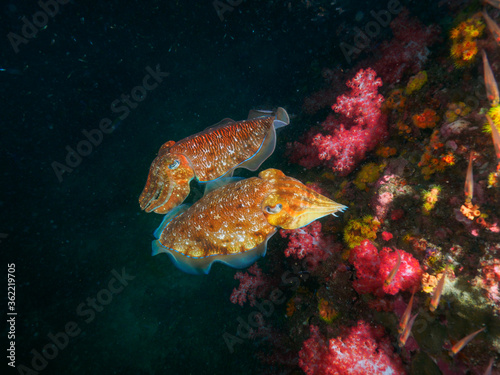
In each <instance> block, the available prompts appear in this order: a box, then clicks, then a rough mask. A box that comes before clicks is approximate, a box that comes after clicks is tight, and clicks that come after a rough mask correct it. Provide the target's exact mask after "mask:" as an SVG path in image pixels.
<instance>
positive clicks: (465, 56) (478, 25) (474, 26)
mask: <svg viewBox="0 0 500 375" xmlns="http://www.w3.org/2000/svg"><path fill="white" fill-rule="evenodd" d="M484 27H485V25H484V23H483V22H482V21H481V19H480V17H478V16H477V17H476V16H475V17H472V18H469V19H468V20H467V21H464V22H461V23H460V24H459V25H458V26H457V27H455V28H454V29H452V30H451V32H450V39H451V40H452V41H453V44H452V46H451V50H450V55H451V57H452V58H453V60H454V63H455V66H456V67H458V68H461V67H464V66H466V65H467V64H469V63H470V62H471V61H473V59H474V58H475V57H476V56H477V52H478V48H477V43H476V39H477V38H479V37H480V36H481V34H482V32H483V30H484Z"/></svg>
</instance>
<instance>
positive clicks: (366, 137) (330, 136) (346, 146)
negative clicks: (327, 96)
mask: <svg viewBox="0 0 500 375" xmlns="http://www.w3.org/2000/svg"><path fill="white" fill-rule="evenodd" d="M347 86H349V87H350V88H351V91H350V92H349V94H347V95H341V96H339V97H338V98H337V103H336V104H334V105H333V106H332V109H333V110H335V112H337V113H340V114H341V115H342V116H341V121H339V120H337V119H336V117H335V116H334V115H330V116H328V117H327V119H326V120H325V122H324V123H323V124H322V125H321V126H322V132H321V133H317V131H314V130H311V131H310V132H309V133H308V134H307V135H306V136H305V138H304V140H303V143H299V142H295V143H294V144H293V146H292V145H289V151H290V152H289V154H290V158H291V159H292V161H295V162H298V163H299V164H300V165H302V166H304V167H306V168H311V167H314V166H318V165H326V166H328V167H330V168H332V170H334V171H335V172H338V173H339V174H341V175H347V174H348V173H350V172H351V171H352V170H353V169H354V168H355V167H356V165H357V164H358V163H359V162H360V161H361V160H363V159H364V157H365V155H366V153H367V152H369V151H371V150H373V149H374V148H375V147H376V146H377V145H378V144H379V143H380V141H381V140H382V139H383V138H384V137H385V136H386V134H387V119H386V117H385V115H383V114H382V112H381V110H380V107H381V106H382V102H383V101H384V97H383V96H382V95H380V94H379V93H378V87H380V86H382V80H381V79H380V78H377V73H376V72H375V71H374V70H373V69H366V70H363V69H361V70H360V71H359V72H358V73H357V74H356V76H355V77H354V78H353V79H352V80H350V81H348V82H347Z"/></svg>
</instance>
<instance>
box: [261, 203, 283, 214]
mask: <svg viewBox="0 0 500 375" xmlns="http://www.w3.org/2000/svg"><path fill="white" fill-rule="evenodd" d="M282 208H283V206H282V204H281V203H278V204H277V205H276V206H274V207H271V206H266V208H265V210H266V212H267V213H268V214H277V213H278V212H280V211H281V209H282Z"/></svg>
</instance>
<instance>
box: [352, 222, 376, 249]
mask: <svg viewBox="0 0 500 375" xmlns="http://www.w3.org/2000/svg"><path fill="white" fill-rule="evenodd" d="M379 227H380V222H379V221H378V220H375V219H374V218H373V216H370V215H367V216H365V217H363V218H362V219H351V220H349V222H348V223H347V225H346V226H345V228H344V241H345V243H346V244H347V246H348V247H349V248H350V249H352V248H353V247H356V246H358V245H360V244H361V242H362V241H363V240H374V239H375V238H377V231H378V229H379Z"/></svg>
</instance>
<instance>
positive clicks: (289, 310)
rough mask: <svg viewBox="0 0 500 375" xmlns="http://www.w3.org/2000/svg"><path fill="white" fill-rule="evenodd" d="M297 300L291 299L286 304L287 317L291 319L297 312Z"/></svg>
mask: <svg viewBox="0 0 500 375" xmlns="http://www.w3.org/2000/svg"><path fill="white" fill-rule="evenodd" d="M295 310H296V307H295V300H294V299H293V298H291V299H289V300H288V302H287V303H286V316H288V317H291V316H292V315H293V313H294V312H295Z"/></svg>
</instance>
